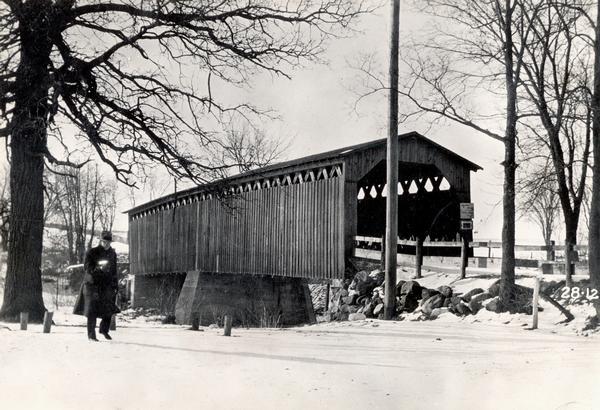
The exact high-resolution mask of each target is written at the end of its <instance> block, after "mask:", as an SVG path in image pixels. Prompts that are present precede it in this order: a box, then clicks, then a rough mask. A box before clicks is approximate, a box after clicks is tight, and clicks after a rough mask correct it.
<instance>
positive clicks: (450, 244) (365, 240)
mask: <svg viewBox="0 0 600 410" xmlns="http://www.w3.org/2000/svg"><path fill="white" fill-rule="evenodd" d="M354 242H355V243H356V244H357V245H358V247H367V248H371V249H372V248H373V247H375V248H379V249H380V250H382V255H381V258H382V260H383V249H384V246H383V243H384V240H383V237H382V238H377V237H371V236H355V237H354ZM398 245H399V246H414V247H415V268H416V277H417V278H420V277H421V267H422V265H423V249H424V248H442V247H443V248H461V252H460V260H461V263H460V273H461V278H464V277H465V275H466V268H467V266H468V263H469V262H468V252H467V250H468V248H487V249H488V256H487V258H490V257H491V250H492V249H500V248H502V242H493V241H472V242H468V243H467V242H463V241H456V242H455V241H417V240H408V239H398ZM587 248H588V247H587V245H576V246H574V247H573V250H574V251H587ZM564 250H565V246H564V245H556V244H555V243H554V241H553V242H552V244H551V245H548V246H546V245H515V251H521V252H525V251H527V252H547V254H548V255H549V256H550V260H546V259H544V260H539V261H538V264H539V266H541V267H542V268H543V270H545V268H546V266H543V265H551V264H555V263H556V262H554V261H555V257H556V252H557V251H563V252H564ZM477 258H479V259H485V257H477ZM519 260H522V259H519ZM525 262H527V260H525ZM531 262H533V261H531ZM523 266H527V265H523ZM550 268H551V267H550Z"/></svg>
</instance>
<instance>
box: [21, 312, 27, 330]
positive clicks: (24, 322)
mask: <svg viewBox="0 0 600 410" xmlns="http://www.w3.org/2000/svg"><path fill="white" fill-rule="evenodd" d="M20 319H21V330H27V322H29V312H21V315H20Z"/></svg>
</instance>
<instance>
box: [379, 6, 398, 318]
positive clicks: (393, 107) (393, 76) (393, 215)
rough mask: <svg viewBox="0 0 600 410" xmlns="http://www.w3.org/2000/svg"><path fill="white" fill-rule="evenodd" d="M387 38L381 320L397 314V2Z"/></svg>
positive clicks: (393, 8) (393, 7)
mask: <svg viewBox="0 0 600 410" xmlns="http://www.w3.org/2000/svg"><path fill="white" fill-rule="evenodd" d="M391 27H392V29H391V37H390V95H389V103H390V105H389V116H388V121H389V127H388V140H387V156H386V160H387V189H388V191H387V198H386V219H385V248H386V249H385V300H384V313H383V315H384V319H386V320H390V319H392V317H394V314H395V310H396V266H397V252H398V43H399V37H400V0H392V26H391Z"/></svg>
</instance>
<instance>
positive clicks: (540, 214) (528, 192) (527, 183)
mask: <svg viewBox="0 0 600 410" xmlns="http://www.w3.org/2000/svg"><path fill="white" fill-rule="evenodd" d="M548 162H549V161H546V162H545V163H544V164H543V166H541V167H537V169H536V168H534V169H531V168H532V167H528V168H527V169H522V170H521V171H522V172H521V173H520V175H519V178H518V180H517V181H518V182H517V193H518V195H519V197H520V200H519V206H518V211H519V213H520V214H521V215H523V216H524V217H526V218H527V219H529V220H530V221H532V222H534V223H535V224H536V225H537V226H538V227H539V228H540V231H541V233H542V238H543V240H544V244H545V245H546V246H548V247H550V246H551V245H552V235H553V233H554V232H555V230H556V227H557V225H558V223H559V218H560V200H559V197H558V193H557V190H558V189H557V187H556V185H557V184H556V177H555V176H554V173H553V172H552V169H551V168H552V167H551V164H549V163H548ZM552 256H553V255H552V250H551V249H550V248H548V249H547V250H546V259H547V260H551V259H552Z"/></svg>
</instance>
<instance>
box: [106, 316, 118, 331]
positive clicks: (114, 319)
mask: <svg viewBox="0 0 600 410" xmlns="http://www.w3.org/2000/svg"><path fill="white" fill-rule="evenodd" d="M108 329H109V330H117V315H116V314H115V315H112V316H111V317H110V326H109V327H108Z"/></svg>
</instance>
